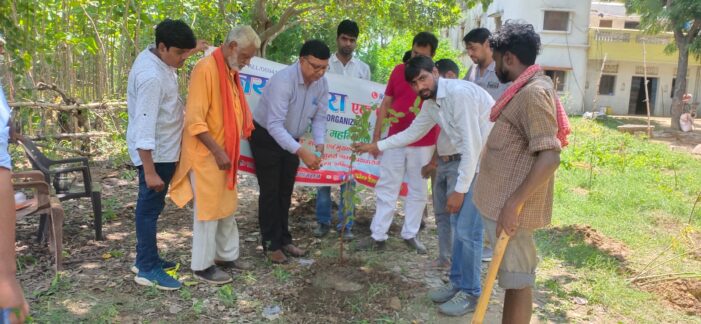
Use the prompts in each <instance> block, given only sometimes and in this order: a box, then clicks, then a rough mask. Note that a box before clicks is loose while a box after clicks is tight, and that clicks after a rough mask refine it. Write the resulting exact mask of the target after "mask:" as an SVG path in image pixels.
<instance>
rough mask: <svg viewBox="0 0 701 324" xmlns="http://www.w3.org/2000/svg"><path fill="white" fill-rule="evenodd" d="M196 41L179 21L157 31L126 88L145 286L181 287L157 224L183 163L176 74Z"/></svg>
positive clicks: (139, 271) (139, 278) (139, 268)
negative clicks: (160, 244) (164, 255)
mask: <svg viewBox="0 0 701 324" xmlns="http://www.w3.org/2000/svg"><path fill="white" fill-rule="evenodd" d="M196 44H197V41H196V39H195V35H194V33H193V32H192V29H190V27H189V26H188V25H187V24H186V23H184V22H183V21H180V20H170V19H166V20H164V21H163V22H161V23H159V24H158V26H156V42H155V44H151V45H149V46H148V48H146V49H145V50H143V51H142V52H141V53H140V54H139V56H137V58H136V60H135V61H134V65H132V68H131V72H129V80H128V84H127V108H128V113H129V124H128V126H127V146H128V148H129V156H130V158H131V160H132V162H133V163H134V165H135V166H136V167H137V168H138V170H139V194H138V198H137V201H136V219H135V223H136V263H135V264H134V266H132V269H131V270H132V272H134V273H136V276H135V277H134V281H136V283H138V284H140V285H145V286H155V287H156V288H158V289H163V290H175V289H178V288H180V287H181V283H180V282H179V281H178V280H176V279H175V278H173V277H172V276H170V275H169V274H167V273H166V272H165V270H167V269H171V268H174V267H175V266H176V264H175V263H173V262H169V261H165V260H163V259H161V258H160V256H159V255H158V246H157V245H156V223H157V221H158V216H159V215H160V214H161V212H162V211H163V207H164V206H165V196H166V193H167V192H168V185H169V184H170V180H171V178H172V177H173V174H174V173H175V166H176V163H177V162H178V160H179V158H180V140H181V138H182V132H183V117H184V115H183V102H182V100H181V99H180V95H179V89H178V79H177V76H178V75H177V73H176V72H177V69H178V68H180V67H182V66H183V64H184V63H185V60H186V59H187V58H188V57H189V56H190V55H191V53H192V52H193V49H194V48H195V47H196Z"/></svg>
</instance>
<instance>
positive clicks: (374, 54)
mask: <svg viewBox="0 0 701 324" xmlns="http://www.w3.org/2000/svg"><path fill="white" fill-rule="evenodd" d="M429 31H434V30H433V29H430V30H429ZM434 33H435V31H434ZM413 40H414V34H412V33H403V34H401V35H398V36H396V37H393V38H391V40H390V42H389V43H388V44H387V45H386V46H383V45H382V44H379V43H373V44H372V45H371V46H370V48H369V50H368V51H367V53H366V54H364V53H361V55H360V58H361V59H362V60H364V61H365V62H367V63H368V65H370V67H371V69H372V71H373V73H372V80H373V81H376V82H379V83H387V80H388V79H389V76H390V74H392V70H394V67H395V66H397V64H400V63H402V57H403V56H404V53H405V52H406V51H408V50H411V42H412V41H413ZM459 56H460V51H459V50H456V49H454V48H453V47H452V46H451V45H450V43H449V42H448V40H447V39H445V38H439V43H438V50H437V51H436V55H435V56H434V57H433V59H434V61H437V60H440V59H444V58H448V59H451V60H453V61H455V63H457V64H458V67H459V68H460V73H461V74H462V73H465V72H467V68H465V66H464V65H463V64H462V62H461V61H460V60H459V59H458V57H459Z"/></svg>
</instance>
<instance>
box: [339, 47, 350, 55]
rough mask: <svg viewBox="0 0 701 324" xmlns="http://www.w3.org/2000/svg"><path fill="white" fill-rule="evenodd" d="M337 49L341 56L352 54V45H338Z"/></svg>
mask: <svg viewBox="0 0 701 324" xmlns="http://www.w3.org/2000/svg"><path fill="white" fill-rule="evenodd" d="M338 51H339V52H340V53H341V54H342V55H343V56H351V55H353V47H350V46H346V47H339V48H338Z"/></svg>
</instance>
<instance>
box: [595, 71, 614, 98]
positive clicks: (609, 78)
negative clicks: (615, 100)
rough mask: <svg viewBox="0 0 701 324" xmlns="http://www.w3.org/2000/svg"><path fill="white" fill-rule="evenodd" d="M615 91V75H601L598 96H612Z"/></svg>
mask: <svg viewBox="0 0 701 324" xmlns="http://www.w3.org/2000/svg"><path fill="white" fill-rule="evenodd" d="M615 89H616V76H615V75H605V74H604V75H602V76H601V81H599V94H600V95H604V96H613V93H614V92H615Z"/></svg>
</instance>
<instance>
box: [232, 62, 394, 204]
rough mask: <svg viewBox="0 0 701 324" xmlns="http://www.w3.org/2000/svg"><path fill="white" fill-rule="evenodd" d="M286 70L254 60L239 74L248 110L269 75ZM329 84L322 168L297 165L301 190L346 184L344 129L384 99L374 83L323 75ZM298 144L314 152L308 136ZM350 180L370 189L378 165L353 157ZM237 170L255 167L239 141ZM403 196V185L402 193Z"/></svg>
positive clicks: (366, 157)
mask: <svg viewBox="0 0 701 324" xmlns="http://www.w3.org/2000/svg"><path fill="white" fill-rule="evenodd" d="M285 67H287V66H286V65H284V64H280V63H276V62H272V61H268V60H265V59H262V58H259V57H254V58H253V59H252V60H251V63H250V64H249V65H248V66H246V67H245V68H244V69H243V70H242V71H241V74H240V75H241V85H242V87H243V91H244V92H245V93H246V98H247V99H248V103H249V106H250V107H251V110H252V111H253V110H255V109H256V108H257V107H258V101H259V100H260V96H261V94H262V93H263V89H264V88H265V86H266V85H267V83H268V81H269V80H270V78H271V77H272V76H273V74H275V73H277V72H278V71H280V70H282V69H284V68H285ZM325 77H326V79H327V80H328V84H329V103H328V111H327V112H326V140H325V147H324V156H323V157H322V167H321V169H320V170H311V169H309V168H307V167H306V166H305V165H304V163H300V167H299V169H298V170H297V178H296V184H297V185H304V186H329V185H332V186H335V185H340V184H341V183H343V182H346V181H348V172H349V167H350V155H351V148H350V145H351V139H350V137H349V135H348V128H349V127H350V126H351V125H352V124H353V122H354V120H355V117H356V115H359V114H361V113H362V112H363V110H364V109H370V108H371V107H372V106H373V105H377V106H378V107H379V105H380V103H381V102H382V98H383V97H384V90H385V86H384V85H382V84H379V83H376V82H372V81H366V80H361V79H357V78H351V77H346V76H342V75H338V74H333V73H326V74H325ZM375 120H376V116H375V114H373V115H372V117H371V118H370V123H371V125H372V126H371V132H372V129H374V124H375ZM300 142H301V144H302V145H303V146H305V147H307V148H308V149H309V150H311V151H312V152H314V151H315V149H314V147H313V145H312V144H313V141H312V139H311V135H310V134H309V133H307V134H305V135H304V136H303V137H302V139H300ZM353 169H354V170H353V177H354V178H355V180H356V181H357V182H358V183H360V184H363V185H365V186H368V187H374V186H375V183H377V179H378V176H379V173H380V172H379V171H380V169H379V161H378V160H376V159H375V158H374V157H373V156H372V155H371V154H368V153H365V154H361V155H359V156H357V159H356V161H355V163H353ZM239 170H241V171H244V172H248V173H253V174H255V163H254V161H253V155H252V154H251V149H250V147H249V145H248V141H246V140H242V141H241V159H240V161H239ZM405 192H406V184H404V185H403V186H402V193H403V194H404V193H405Z"/></svg>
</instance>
